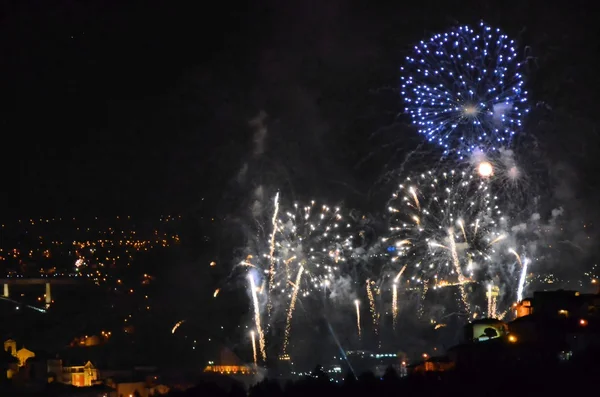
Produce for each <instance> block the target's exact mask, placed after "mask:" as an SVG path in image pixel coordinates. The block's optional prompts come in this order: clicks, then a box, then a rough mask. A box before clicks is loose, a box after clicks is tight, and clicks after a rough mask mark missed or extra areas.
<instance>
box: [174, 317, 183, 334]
mask: <svg viewBox="0 0 600 397" xmlns="http://www.w3.org/2000/svg"><path fill="white" fill-rule="evenodd" d="M183 323H185V320H181V321H178V322H177V324H175V326H174V327H173V329H172V330H171V333H172V334H174V333H175V331H177V328H179V327H181V324H183Z"/></svg>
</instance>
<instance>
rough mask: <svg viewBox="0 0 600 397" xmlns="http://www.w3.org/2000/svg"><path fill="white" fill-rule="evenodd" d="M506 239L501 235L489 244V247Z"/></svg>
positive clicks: (504, 235)
mask: <svg viewBox="0 0 600 397" xmlns="http://www.w3.org/2000/svg"><path fill="white" fill-rule="evenodd" d="M504 239H506V234H501V235H500V236H498V237H496V238H495V239H493V240H492V241H491V242H490V245H494V244H496V243H498V242H500V241H502V240H504Z"/></svg>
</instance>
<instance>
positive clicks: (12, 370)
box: [4, 339, 35, 379]
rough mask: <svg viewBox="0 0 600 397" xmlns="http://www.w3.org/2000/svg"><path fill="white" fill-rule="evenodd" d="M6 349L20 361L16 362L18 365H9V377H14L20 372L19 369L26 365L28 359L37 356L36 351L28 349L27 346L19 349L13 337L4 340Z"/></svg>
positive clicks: (7, 376)
mask: <svg viewBox="0 0 600 397" xmlns="http://www.w3.org/2000/svg"><path fill="white" fill-rule="evenodd" d="M4 351H5V352H7V353H9V354H10V355H11V356H13V357H15V358H16V359H17V360H18V362H17V363H15V364H16V365H12V366H9V368H8V369H7V371H6V378H7V379H12V378H13V376H15V375H16V374H17V373H19V370H20V369H21V368H23V367H24V366H25V365H26V363H27V360H29V359H30V358H33V357H35V353H34V352H32V351H31V350H28V349H26V348H25V347H22V348H21V349H18V350H17V342H16V341H14V340H12V339H8V340H7V341H5V342H4Z"/></svg>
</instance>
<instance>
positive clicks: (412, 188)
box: [408, 186, 421, 211]
mask: <svg viewBox="0 0 600 397" xmlns="http://www.w3.org/2000/svg"><path fill="white" fill-rule="evenodd" d="M408 191H409V192H410V194H411V195H412V197H413V200H415V205H416V206H417V209H418V210H419V211H421V203H420V202H419V196H417V191H416V190H415V188H414V187H412V186H411V187H410V188H409V189H408Z"/></svg>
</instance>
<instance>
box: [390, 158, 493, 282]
mask: <svg viewBox="0 0 600 397" xmlns="http://www.w3.org/2000/svg"><path fill="white" fill-rule="evenodd" d="M389 211H390V213H391V224H390V233H391V241H392V242H393V244H394V251H395V252H396V255H397V256H398V257H400V258H401V260H402V261H403V262H408V263H410V265H409V268H410V270H409V272H410V273H412V277H411V278H410V282H411V283H417V284H420V283H423V281H425V280H430V281H433V283H434V285H435V284H437V283H441V282H458V283H459V284H461V285H462V284H464V283H465V282H467V280H468V279H467V277H466V276H465V274H468V276H469V277H472V276H473V274H474V272H475V270H476V269H478V268H482V267H483V268H484V267H485V266H486V262H488V261H489V260H490V254H491V252H492V251H493V250H494V245H495V243H497V242H498V241H501V240H502V239H503V234H502V232H501V231H500V228H499V226H500V225H499V223H498V220H499V219H500V218H501V217H502V211H501V210H500V209H499V208H498V205H497V204H496V197H495V196H494V195H493V194H492V193H491V192H490V189H489V185H488V182H487V180H486V179H484V178H480V177H479V176H477V175H476V174H474V173H469V172H467V171H454V170H449V171H447V172H435V171H429V172H426V173H423V174H421V175H417V176H416V177H412V178H407V179H406V180H405V181H403V183H402V184H400V185H399V187H398V190H397V191H396V192H395V193H394V194H393V196H392V199H391V201H390V203H389ZM448 278H450V279H452V280H454V281H450V280H447V279H448Z"/></svg>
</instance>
